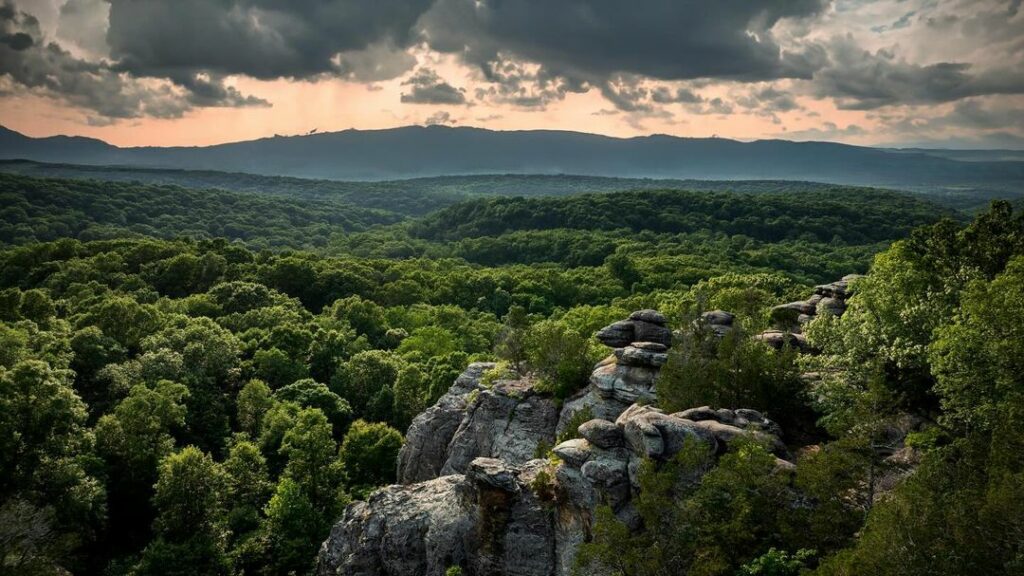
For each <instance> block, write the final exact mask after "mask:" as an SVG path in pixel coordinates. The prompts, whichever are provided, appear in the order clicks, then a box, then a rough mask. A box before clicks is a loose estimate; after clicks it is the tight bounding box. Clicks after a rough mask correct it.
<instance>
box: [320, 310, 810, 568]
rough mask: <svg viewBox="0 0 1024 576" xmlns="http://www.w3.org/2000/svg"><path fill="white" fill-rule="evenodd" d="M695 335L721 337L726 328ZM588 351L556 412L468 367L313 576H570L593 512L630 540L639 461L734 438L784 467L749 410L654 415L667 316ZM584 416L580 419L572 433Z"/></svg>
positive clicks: (774, 440) (349, 519)
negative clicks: (546, 451)
mask: <svg viewBox="0 0 1024 576" xmlns="http://www.w3.org/2000/svg"><path fill="white" fill-rule="evenodd" d="M702 321H704V322H707V323H709V325H711V326H718V327H719V328H721V329H722V330H723V331H727V330H728V329H731V326H732V315H730V314H728V313H727V312H721V311H715V312H713V313H707V314H705V316H704V317H703V318H702ZM723 333H724V332H723ZM598 337H599V338H600V339H601V341H602V342H604V343H606V344H609V345H611V346H612V347H613V348H615V350H614V351H613V353H612V354H611V355H609V356H608V357H607V358H605V359H604V360H602V361H601V362H599V363H598V364H597V366H595V368H594V371H593V373H592V374H591V377H590V382H589V385H588V386H587V388H586V389H584V390H583V391H581V392H580V393H579V394H577V395H576V396H575V397H573V398H570V399H568V400H567V401H566V402H565V403H564V405H563V407H562V409H561V411H560V412H559V410H558V409H557V406H556V404H555V402H554V400H553V399H551V398H549V397H547V396H544V395H543V394H539V393H537V392H536V391H535V390H534V388H533V383H532V381H531V380H530V379H529V378H508V379H498V380H497V381H495V382H494V383H493V384H492V385H485V384H484V382H483V381H484V375H485V374H486V373H487V372H488V371H489V370H492V369H494V364H489V363H475V364H471V365H470V366H469V367H468V368H467V369H466V371H465V372H464V373H463V374H462V375H460V376H459V378H458V379H457V380H456V382H455V383H454V384H453V386H452V388H451V389H450V390H449V391H448V393H446V394H445V395H444V396H442V397H441V399H440V400H438V402H437V403H436V404H435V405H434V406H432V407H431V408H429V409H428V410H426V411H425V412H423V413H422V414H420V415H419V416H417V417H416V419H414V421H413V423H412V425H411V426H410V428H409V431H408V432H407V435H406V444H405V446H404V447H403V448H402V451H401V454H400V457H399V465H398V478H399V481H400V482H401V483H402V484H399V485H395V486H388V487H386V488H382V489H380V490H378V491H376V492H374V493H373V494H372V495H371V496H370V497H369V499H368V500H367V501H366V502H356V503H353V504H351V505H350V506H348V507H347V508H346V510H345V513H344V515H343V517H342V518H341V520H340V521H339V522H338V523H337V524H336V525H335V526H334V528H333V529H332V531H331V535H330V537H329V538H328V539H327V541H325V542H324V543H323V545H322V547H321V550H320V555H319V558H318V564H317V573H318V574H319V575H321V576H327V575H360V576H385V575H387V576H413V575H416V576H419V575H427V576H439V575H442V574H444V572H445V570H447V569H448V568H449V567H452V566H459V567H461V568H462V569H463V573H464V574H466V575H467V576H471V575H474V576H475V575H492V574H496V575H515V576H534V575H538V576H540V575H544V576H568V575H569V574H571V573H572V571H573V568H574V565H575V558H576V553H577V551H578V550H579V546H580V545H581V544H582V543H583V542H585V541H586V540H587V539H588V538H589V537H590V530H591V527H592V524H593V517H594V513H595V510H596V508H597V506H598V505H599V504H607V505H609V506H610V507H611V508H612V510H613V511H614V513H615V514H616V516H617V517H618V518H619V519H620V520H622V521H623V522H625V523H626V525H627V526H630V527H631V528H638V527H639V515H638V514H637V512H636V510H635V509H634V507H633V504H632V500H633V496H634V495H635V494H636V492H637V490H638V489H639V477H638V475H639V470H640V468H641V466H640V464H641V462H643V461H644V460H645V459H650V460H653V461H656V462H657V461H666V460H668V459H670V458H672V456H674V455H675V454H677V453H678V452H679V451H680V450H681V449H682V448H683V447H684V446H685V445H686V443H687V442H696V443H701V444H703V445H705V446H707V447H708V448H709V449H711V450H712V453H714V454H721V453H723V452H724V451H725V450H727V449H728V446H729V445H730V443H733V442H735V441H736V438H738V437H741V436H742V437H748V438H752V439H755V440H756V441H759V442H762V443H763V444H765V445H766V446H767V447H769V448H770V449H771V450H772V451H773V452H774V453H775V454H776V456H777V457H778V464H779V465H778V467H777V469H778V470H786V469H788V468H791V467H792V464H790V463H789V462H788V460H787V459H788V457H789V456H788V454H787V452H786V447H785V446H784V445H783V444H782V442H781V440H780V437H781V433H782V431H781V430H780V429H779V427H778V425H776V424H775V423H774V422H772V421H770V420H769V419H767V418H765V417H764V416H763V415H762V414H760V413H759V412H757V411H755V410H745V409H736V410H730V409H725V408H719V409H715V408H712V407H709V406H702V407H698V408H692V409H690V410H685V411H682V412H678V413H675V414H666V413H665V412H664V411H662V410H660V409H658V408H655V407H654V406H653V404H654V402H655V401H656V399H657V389H656V382H657V377H658V373H659V371H660V367H661V366H662V365H664V364H665V362H666V361H667V359H668V347H669V346H670V345H671V332H670V331H669V329H668V327H667V322H666V320H665V318H664V316H662V315H661V314H659V313H658V312H656V311H653V310H640V311H637V312H634V313H633V314H631V315H630V317H629V318H628V319H627V320H623V321H621V322H616V323H613V324H611V325H610V326H607V327H605V328H603V329H602V330H601V331H600V332H599V333H598ZM582 410H586V411H587V412H586V413H587V414H588V415H589V417H588V418H589V419H588V420H587V421H585V422H583V423H579V415H580V414H581V411H582ZM570 427H572V428H574V429H575V432H576V434H577V436H578V437H577V438H574V439H571V440H568V441H565V442H561V443H559V444H558V445H556V446H554V447H553V448H552V449H551V454H553V455H554V456H555V458H554V459H534V455H535V452H536V448H537V446H538V445H542V444H546V445H548V446H550V445H551V443H553V441H554V438H555V437H556V433H561V432H563V431H565V430H567V429H569V428H570Z"/></svg>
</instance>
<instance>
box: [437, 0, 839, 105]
mask: <svg viewBox="0 0 1024 576" xmlns="http://www.w3.org/2000/svg"><path fill="white" fill-rule="evenodd" d="M824 4H825V2H824V0H791V1H783V2H772V3H767V2H759V1H752V0H750V1H743V0H719V1H716V2H705V1H703V0H644V1H638V2H621V1H619V0H590V1H584V0H566V1H561V2H551V1H549V0H487V1H482V2H477V1H475V0H438V3H437V5H435V7H434V8H433V9H432V10H431V11H430V12H428V13H427V14H426V15H425V16H424V18H423V20H421V27H422V29H423V30H424V31H425V33H426V36H427V38H428V40H429V42H430V45H431V46H432V47H433V48H435V49H437V50H440V51H443V52H454V53H459V54H461V55H462V56H463V57H464V58H465V59H466V60H467V61H468V62H470V63H472V64H475V65H477V66H480V67H481V68H482V69H484V70H486V69H487V66H488V65H489V63H491V62H493V61H495V60H497V59H499V58H500V57H501V55H502V54H503V53H510V54H513V55H515V56H516V57H518V58H522V59H525V60H528V61H531V62H536V63H538V64H540V65H541V66H542V67H543V68H544V69H545V70H546V71H547V73H549V74H551V75H557V76H563V77H567V78H571V79H574V80H575V81H577V82H589V83H591V84H593V85H596V86H600V85H601V84H602V82H603V81H604V80H606V79H608V78H610V77H613V76H614V75H616V74H620V73H627V74H637V75H643V76H647V77H651V78H657V79H662V80H684V79H693V78H730V79H741V80H763V79H774V78H790V77H795V78H809V77H810V76H811V74H812V73H813V72H814V70H815V69H816V68H817V66H819V65H820V63H821V62H822V60H823V58H822V56H823V55H822V54H821V53H820V52H818V51H817V50H816V49H812V50H810V51H801V52H798V53H790V52H785V51H783V50H782V49H781V48H780V47H779V45H778V44H777V42H776V41H775V39H774V38H773V36H772V31H771V29H772V27H773V26H774V25H775V24H776V23H777V22H778V21H779V20H781V19H783V18H790V17H793V18H799V17H809V16H814V15H816V14H818V13H819V12H821V11H822V10H823V8H824Z"/></svg>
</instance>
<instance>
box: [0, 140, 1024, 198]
mask: <svg viewBox="0 0 1024 576" xmlns="http://www.w3.org/2000/svg"><path fill="white" fill-rule="evenodd" d="M0 158H8V159H12V158H25V159H30V160H45V161H51V162H67V163H80V164H119V165H128V166H147V167H158V168H189V169H202V170H225V171H236V172H249V173H254V174H265V175H278V176H301V177H312V178H330V179H343V180H344V179H348V180H383V179H394V178H413V177H426V176H441V175H465V174H491V173H513V174H582V175H591V176H619V177H657V178H685V179H714V180H745V179H782V180H813V181H820V182H830V183H840V184H851V185H876V186H889V187H896V188H921V187H931V186H942V187H948V186H958V185H959V186H967V185H970V186H981V185H985V186H988V187H992V188H996V189H999V190H1007V191H1011V190H1013V189H1015V188H1017V189H1019V188H1021V185H1022V183H1024V162H989V161H974V162H962V161H958V160H953V159H950V158H945V157H940V156H937V155H934V154H927V153H915V152H909V151H899V152H897V151H891V150H884V149H876V148H865V147H858V146H849V145H844V144H835V143H827V142H789V141H785V140H760V141H756V142H738V141H735V140H728V139H723V138H678V137H673V136H664V135H658V136H647V137H637V138H611V137H607V136H600V135H595V134H584V133H578V132H563V131H551V130H532V131H512V132H496V131H490V130H484V129H479V128H450V127H441V126H431V127H418V126H409V127H404V128H394V129H388V130H369V131H360V130H345V131H342V132H331V133H323V134H313V135H305V136H287V137H285V136H278V137H273V138H263V139H259V140H252V141H246V142H235V143H230V144H221V145H216V146H205V147H172V148H156V147H144V148H116V147H111V146H107V145H105V144H103V143H102V142H99V141H96V140H90V139H59V138H56V139H55V138H46V139H32V138H28V137H24V136H21V135H18V134H17V133H12V132H11V131H5V132H4V134H3V137H2V138H0Z"/></svg>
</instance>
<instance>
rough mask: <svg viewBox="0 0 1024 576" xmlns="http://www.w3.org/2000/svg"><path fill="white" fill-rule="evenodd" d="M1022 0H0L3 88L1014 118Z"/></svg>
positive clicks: (150, 112)
mask: <svg viewBox="0 0 1024 576" xmlns="http://www.w3.org/2000/svg"><path fill="white" fill-rule="evenodd" d="M1020 8H1021V2H1020V0H775V1H766V0H716V1H715V2H707V1H705V0H638V1H637V2H621V1H620V0H559V1H557V2H553V1H551V0H375V1H374V2H366V1H363V0H333V1H330V2H325V1H323V0H220V1H217V2H211V1H209V0H0V98H6V97H11V95H12V94H21V95H25V94H28V95H34V96H42V97H45V98H49V99H51V100H54V101H57V102H62V103H63V104H64V105H66V106H68V107H71V108H74V109H77V110H81V111H83V112H84V116H85V117H86V118H87V119H88V120H89V121H90V122H93V123H100V124H101V123H106V122H116V121H119V120H122V119H132V118H147V117H151V118H180V117H183V116H184V115H187V114H189V113H190V112H191V111H193V110H195V109H198V108H211V107H228V108H235V107H268V106H272V105H273V103H274V94H273V93H266V94H263V93H259V91H258V90H256V91H254V93H252V94H246V93H243V91H242V90H240V89H239V88H237V85H238V80H239V79H243V80H244V79H254V80H259V81H266V82H275V81H288V82H314V83H317V82H349V83H356V84H358V83H365V84H367V85H371V84H370V83H373V84H372V86H374V87H376V86H377V83H381V82H384V83H387V82H394V85H395V86H396V87H397V91H398V94H397V97H396V98H395V99H396V100H397V101H396V102H389V103H382V104H381V107H382V109H384V108H388V107H393V106H396V105H397V106H403V105H410V106H413V107H415V109H418V110H424V114H425V115H424V116H423V118H427V117H428V116H429V117H430V118H431V121H433V122H437V121H439V120H441V119H442V118H443V120H441V122H443V123H452V122H454V121H456V120H457V119H461V120H471V119H472V118H497V117H501V116H503V115H504V114H506V113H508V112H509V111H516V110H518V111H537V112H538V113H540V112H543V111H544V110H547V109H548V108H549V107H550V106H552V105H554V104H557V103H560V102H563V101H565V99H566V98H568V97H572V96H574V95H581V94H594V95H597V96H598V97H599V98H600V99H601V100H603V102H604V104H603V106H599V107H595V108H594V110H593V111H592V112H593V113H596V114H599V115H605V116H616V115H617V116H618V117H619V118H621V120H622V121H623V122H624V123H626V124H628V125H629V126H632V127H633V128H635V129H637V130H642V129H643V127H644V126H646V125H647V123H651V124H652V125H658V126H662V127H664V126H671V125H682V124H686V123H688V122H694V121H696V119H698V118H701V117H715V118H720V117H749V118H751V119H754V118H760V119H764V120H765V121H766V122H770V123H771V124H772V125H775V126H778V127H779V128H778V129H779V130H780V131H785V130H787V128H788V127H789V126H790V125H793V126H794V127H795V128H796V129H793V130H790V132H789V133H790V134H791V135H792V134H798V133H801V132H803V133H807V134H820V135H827V134H828V133H830V132H831V133H833V134H835V135H836V136H837V137H842V136H850V135H853V134H854V133H858V132H859V133H864V132H872V131H873V132H877V133H879V134H885V133H893V134H895V133H896V131H897V130H905V129H907V128H908V127H910V126H913V127H914V130H915V131H916V133H918V134H920V135H921V136H922V137H942V135H943V134H949V133H951V132H957V133H960V134H965V133H967V132H972V131H973V132H974V133H976V135H984V133H986V132H992V133H993V134H995V133H996V132H997V131H998V133H1000V134H1003V133H1007V132H1008V133H1010V134H1011V135H1017V136H1020V137H1024V127H1022V126H1021V124H1022V123H1024V122H1021V121H1020V117H1019V116H1017V114H1018V113H1019V111H1020V110H1021V109H1022V108H1024V104H1022V102H1024V101H1022V94H1024V14H1022V13H1021V10H1020ZM47 18H48V19H49V20H47ZM453 73H454V74H453ZM442 106H443V107H445V109H444V110H441V109H440V108H438V107H442ZM432 107H433V108H432ZM452 107H455V108H454V109H453V108H452ZM472 108H477V109H476V111H475V112H473V113H472V115H470V113H469V112H468V110H469V109H472ZM459 110H464V111H466V112H465V114H462V113H460V112H459ZM829 110H832V111H833V112H829ZM442 112H444V114H446V115H447V116H442V115H441V113H442ZM822 114H826V115H829V116H830V117H828V118H825V117H822ZM849 114H855V116H849ZM818 117H820V118H821V119H820V121H819V122H818V123H817V125H814V126H809V124H808V123H813V119H814V118H818ZM992 117H998V118H1000V121H1006V120H1010V125H1009V126H1008V125H1006V124H1004V123H1000V122H996V123H993V122H992V121H991V118H992ZM850 118H852V120H850ZM844 119H845V121H844ZM1013 120H1018V121H1017V122H1012V121H1013ZM862 124H864V125H869V124H870V128H869V129H865V128H864V127H863V126H861V125H862Z"/></svg>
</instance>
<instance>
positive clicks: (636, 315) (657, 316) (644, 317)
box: [629, 308, 668, 326]
mask: <svg viewBox="0 0 1024 576" xmlns="http://www.w3.org/2000/svg"><path fill="white" fill-rule="evenodd" d="M629 319H630V320H640V321H642V322H649V323H651V324H657V325H658V326H666V325H668V318H666V317H665V315H664V314H662V313H661V312H658V311H657V310H651V309H649V308H648V309H644V310H637V311H636V312H633V313H632V314H630V315H629Z"/></svg>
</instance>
